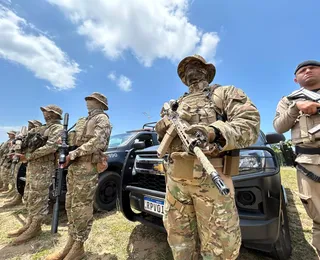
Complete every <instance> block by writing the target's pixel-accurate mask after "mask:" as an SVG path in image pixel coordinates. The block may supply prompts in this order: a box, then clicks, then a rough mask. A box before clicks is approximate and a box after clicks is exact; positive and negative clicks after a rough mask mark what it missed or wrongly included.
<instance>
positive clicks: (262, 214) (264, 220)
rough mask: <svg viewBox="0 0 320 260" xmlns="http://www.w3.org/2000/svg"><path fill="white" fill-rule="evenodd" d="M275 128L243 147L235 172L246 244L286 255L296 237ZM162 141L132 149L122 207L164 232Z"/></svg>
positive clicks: (128, 215) (128, 214)
mask: <svg viewBox="0 0 320 260" xmlns="http://www.w3.org/2000/svg"><path fill="white" fill-rule="evenodd" d="M284 140H285V137H284V136H283V135H279V134H276V133H271V134H267V135H265V134H264V133H263V132H262V131H261V132H260V135H259V139H258V140H257V142H256V143H255V144H254V145H252V146H251V147H248V148H246V149H241V151H240V164H239V167H240V170H239V175H237V176H234V177H233V181H234V186H235V198H236V205H237V209H238V213H239V216H240V226H241V232H242V245H243V246H245V247H247V248H252V249H256V250H260V251H264V252H268V253H269V255H271V256H273V258H274V259H279V260H287V259H289V256H290V255H291V251H292V248H291V239H290V233H289V225H288V216H287V209H286V204H287V199H286V192H285V189H284V187H283V186H282V185H281V178H280V174H279V172H280V166H279V162H278V160H277V157H276V155H275V153H274V151H273V150H272V149H271V148H270V144H276V143H279V142H281V141H284ZM157 148H158V146H153V147H150V148H147V149H143V150H139V151H138V150H136V149H134V148H133V149H131V151H130V152H129V153H128V154H127V157H126V161H125V164H124V167H123V169H122V177H121V192H120V209H121V211H122V213H123V215H124V216H125V217H126V218H127V219H128V220H129V221H139V222H141V223H143V224H145V225H149V226H152V227H154V228H156V229H158V230H161V231H163V232H165V229H164V227H163V222H162V215H163V208H164V198H165V191H166V185H165V176H164V172H163V170H161V169H163V167H162V163H163V159H159V158H158V157H157V152H156V150H157Z"/></svg>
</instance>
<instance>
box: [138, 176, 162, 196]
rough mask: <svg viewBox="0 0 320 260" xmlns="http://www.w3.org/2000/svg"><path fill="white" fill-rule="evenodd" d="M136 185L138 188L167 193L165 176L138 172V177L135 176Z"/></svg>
mask: <svg viewBox="0 0 320 260" xmlns="http://www.w3.org/2000/svg"><path fill="white" fill-rule="evenodd" d="M135 183H136V186H138V187H141V188H145V189H150V190H157V191H162V192H165V191H166V183H165V178H164V175H156V174H149V173H142V172H137V175H136V176H135Z"/></svg>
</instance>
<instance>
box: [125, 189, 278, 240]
mask: <svg viewBox="0 0 320 260" xmlns="http://www.w3.org/2000/svg"><path fill="white" fill-rule="evenodd" d="M125 190H126V191H128V192H129V199H130V206H131V207H132V208H133V209H135V210H137V211H139V212H141V213H139V214H134V215H133V217H132V219H131V220H132V221H138V222H141V223H142V224H145V225H148V226H151V227H153V228H155V229H157V230H160V231H162V232H166V231H165V229H164V227H163V222H162V215H161V214H158V213H156V212H151V211H148V210H146V209H145V202H144V198H145V196H148V197H152V198H157V199H158V200H163V201H164V198H165V193H164V192H159V191H154V190H148V189H144V188H140V187H135V186H130V185H129V186H127V187H126V189H125ZM239 217H240V228H241V235H242V242H243V243H244V244H252V243H254V244H272V243H274V242H275V241H276V240H277V238H278V231H279V216H272V217H270V218H268V217H267V216H266V217H265V218H262V217H261V215H260V216H257V217H255V216H254V215H250V216H248V215H241V213H239Z"/></svg>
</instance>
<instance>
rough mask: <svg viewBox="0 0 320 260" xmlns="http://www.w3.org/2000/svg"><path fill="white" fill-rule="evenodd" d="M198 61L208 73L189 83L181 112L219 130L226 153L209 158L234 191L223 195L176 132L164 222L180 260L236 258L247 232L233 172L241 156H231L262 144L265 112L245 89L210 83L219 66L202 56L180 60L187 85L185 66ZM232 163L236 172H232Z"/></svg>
mask: <svg viewBox="0 0 320 260" xmlns="http://www.w3.org/2000/svg"><path fill="white" fill-rule="evenodd" d="M195 60H196V61H200V63H201V65H200V66H201V68H202V69H204V70H205V72H204V73H206V75H207V77H206V79H205V80H202V81H200V82H199V83H195V84H193V85H189V86H188V87H189V90H190V93H186V94H185V95H184V96H183V97H181V98H180V99H179V100H178V103H179V107H178V112H182V110H185V111H186V110H187V111H188V113H189V114H190V115H191V118H190V119H189V120H187V121H188V122H189V124H190V125H191V128H192V127H195V126H197V125H202V126H203V127H205V128H206V129H208V133H209V131H211V130H212V131H213V130H214V128H215V134H214V135H215V136H216V138H215V139H214V142H217V143H219V144H220V145H221V146H220V151H219V152H218V153H217V152H216V153H214V154H212V155H210V154H208V155H207V157H208V159H209V161H210V162H211V163H212V165H213V166H214V167H215V169H216V170H217V171H218V173H219V175H220V176H221V178H222V180H223V181H224V182H225V184H226V185H227V186H228V188H230V190H231V192H230V193H229V194H228V195H226V196H224V195H221V194H220V193H219V191H218V189H217V188H216V186H215V185H214V184H213V182H212V180H211V178H210V177H208V174H207V173H206V172H205V171H204V169H203V167H202V165H201V164H200V162H199V160H198V159H197V158H196V157H195V156H192V155H190V154H187V153H186V152H185V151H184V149H183V147H182V143H181V141H180V139H179V137H178V136H176V137H175V138H174V139H173V140H172V142H171V144H170V146H169V149H168V154H169V159H168V161H167V163H166V197H165V206H164V216H163V222H164V226H165V228H166V231H167V234H168V242H169V245H170V247H171V249H172V252H173V256H174V259H175V260H177V259H178V260H179V259H181V260H182V259H183V260H186V259H200V258H201V257H200V254H201V255H202V257H203V259H221V260H227V259H228V260H230V259H236V258H237V256H238V254H239V250H240V246H241V231H240V226H239V216H238V212H237V208H236V205H235V198H234V187H233V182H232V178H231V175H234V174H237V170H238V167H239V157H235V158H233V159H232V160H234V161H232V160H231V161H229V160H228V158H229V159H230V157H228V156H227V155H225V154H228V152H227V151H230V150H233V149H239V148H243V147H247V146H250V145H252V144H253V143H255V142H256V140H257V138H258V134H259V130H260V115H259V112H258V110H257V109H256V107H255V106H254V104H253V103H252V102H251V101H250V99H249V98H248V97H247V96H246V95H245V93H244V92H243V91H242V90H240V89H238V88H235V87H234V86H219V87H210V86H209V83H211V81H212V80H213V78H214V76H215V68H214V66H213V65H212V64H207V63H206V62H205V60H204V59H203V58H202V57H201V56H198V55H195V56H191V57H187V58H185V59H183V60H182V61H181V62H180V64H179V66H178V74H179V76H180V78H181V80H182V82H183V83H184V84H186V85H188V84H187V79H186V76H185V66H186V65H187V64H188V63H189V62H191V61H195ZM161 116H162V117H163V118H162V119H161V120H160V121H159V122H157V124H156V131H157V133H158V136H159V137H158V138H159V140H160V141H161V140H162V138H163V136H164V135H165V133H166V131H168V130H167V129H168V128H169V126H170V123H169V121H168V119H167V118H166V116H163V115H161ZM223 118H224V119H223ZM210 127H214V128H210ZM209 128H210V129H209ZM217 130H218V131H217ZM219 134H220V136H219ZM208 136H209V135H208ZM224 161H226V162H224ZM230 163H231V164H233V166H232V167H235V168H234V169H236V170H233V171H229V170H227V169H228V168H229V169H230V165H231V164H230Z"/></svg>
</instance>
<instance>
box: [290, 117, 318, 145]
mask: <svg viewBox="0 0 320 260" xmlns="http://www.w3.org/2000/svg"><path fill="white" fill-rule="evenodd" d="M319 125H320V115H319V114H315V115H307V114H301V115H300V116H299V117H298V119H297V123H296V124H295V126H294V127H293V128H292V134H291V135H292V143H293V144H295V145H298V144H313V145H315V144H318V146H319V147H320V131H319V129H316V128H317V126H319ZM315 129H316V130H315Z"/></svg>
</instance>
